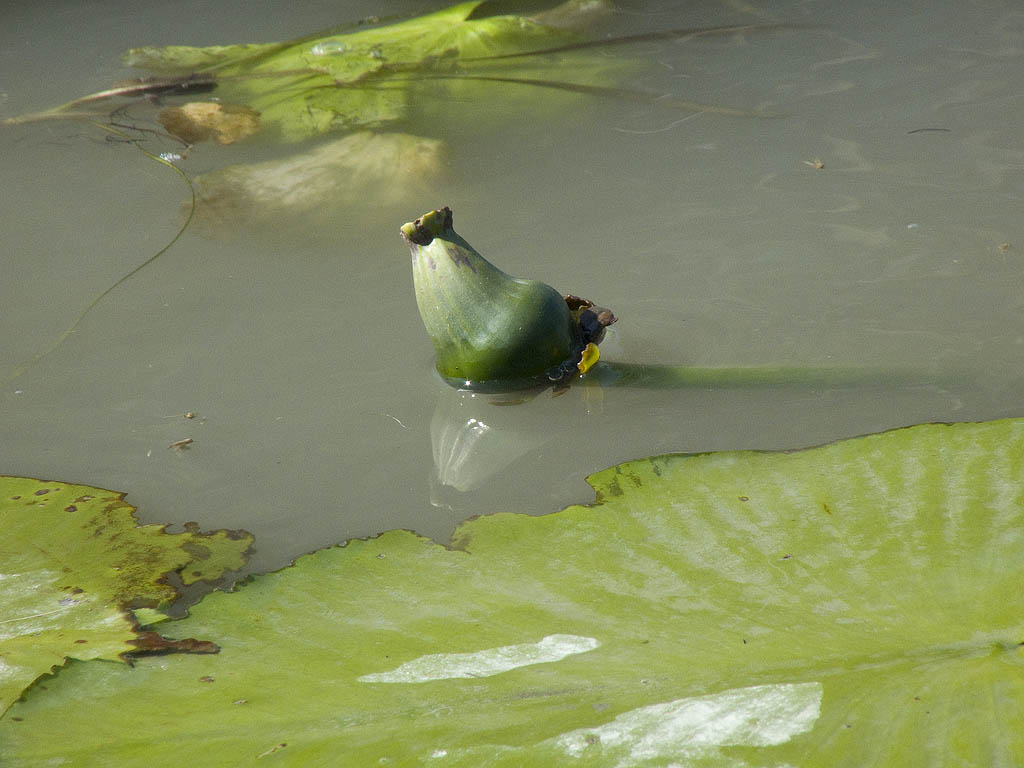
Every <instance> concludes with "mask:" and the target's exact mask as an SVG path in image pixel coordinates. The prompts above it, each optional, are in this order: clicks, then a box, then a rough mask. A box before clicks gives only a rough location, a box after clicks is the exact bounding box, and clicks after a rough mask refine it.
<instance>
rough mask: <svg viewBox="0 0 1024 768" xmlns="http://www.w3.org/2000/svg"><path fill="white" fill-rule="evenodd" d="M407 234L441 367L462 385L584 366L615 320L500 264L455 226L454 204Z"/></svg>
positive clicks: (535, 378)
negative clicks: (479, 250) (507, 271)
mask: <svg viewBox="0 0 1024 768" xmlns="http://www.w3.org/2000/svg"><path fill="white" fill-rule="evenodd" d="M402 237H403V238H404V239H405V241H406V242H407V243H408V245H409V248H410V250H411V251H412V270H413V280H414V283H415V287H416V303H417V305H418V306H419V310H420V316H421V317H422V318H423V324H424V325H425V326H426V328H427V333H428V334H429V336H430V339H431V341H432V342H433V343H434V350H435V351H436V353H437V370H438V371H439V372H440V374H441V375H442V376H443V377H444V378H445V379H446V380H448V381H449V383H451V384H454V385H456V386H463V387H469V388H473V389H490V390H502V389H504V390H507V389H515V388H520V387H528V386H533V385H536V384H538V383H541V382H545V381H557V380H560V379H563V378H565V377H566V376H567V375H569V374H570V373H578V370H577V365H578V364H579V363H580V362H581V358H582V357H583V350H584V348H585V347H587V346H588V344H590V343H592V342H593V343H596V342H597V341H599V340H600V336H601V335H603V332H604V327H605V326H606V325H610V324H611V323H612V322H614V321H615V317H614V315H612V313H611V312H609V311H608V310H601V309H599V308H594V307H593V305H592V304H591V303H590V302H587V301H585V300H582V299H577V298H576V297H569V298H570V299H571V300H572V301H571V302H569V303H567V298H566V297H563V296H562V295H561V294H559V293H558V292H557V291H556V290H555V289H554V288H552V287H551V286H549V285H546V284H545V283H541V282H538V281H536V280H523V279H520V278H516V277H511V276H509V275H507V274H505V273H504V272H502V271H501V270H500V269H498V268H497V267H495V266H494V265H493V264H491V263H490V262H489V261H487V260H486V259H485V258H484V257H483V256H481V255H480V254H479V253H477V252H476V250H475V249H474V248H473V246H471V245H470V244H469V243H467V242H466V241H465V240H463V239H462V237H460V236H459V235H458V234H457V233H456V232H455V230H453V229H452V212H451V210H450V209H449V208H442V209H441V210H437V211H431V212H430V213H427V214H424V215H423V216H422V217H421V218H419V219H416V221H413V222H410V223H408V224H405V225H404V226H403V227H402ZM581 317H582V318H583V319H582V321H581ZM595 318H597V319H596V320H595ZM595 322H596V325H595ZM589 359H590V360H593V359H596V347H595V348H594V349H592V350H591V354H590V355H589ZM580 370H583V368H581V369H580Z"/></svg>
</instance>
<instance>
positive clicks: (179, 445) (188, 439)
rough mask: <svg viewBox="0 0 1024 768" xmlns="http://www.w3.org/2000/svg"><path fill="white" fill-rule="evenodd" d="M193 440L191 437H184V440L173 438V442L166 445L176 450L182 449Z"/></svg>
mask: <svg viewBox="0 0 1024 768" xmlns="http://www.w3.org/2000/svg"><path fill="white" fill-rule="evenodd" d="M194 442H195V440H193V439H192V438H191V437H186V438H185V439H184V440H175V441H174V442H173V443H171V444H170V445H168V446H167V447H168V448H173V449H174V450H176V451H183V450H185V449H186V448H188V447H189V446H190V445H192V443H194Z"/></svg>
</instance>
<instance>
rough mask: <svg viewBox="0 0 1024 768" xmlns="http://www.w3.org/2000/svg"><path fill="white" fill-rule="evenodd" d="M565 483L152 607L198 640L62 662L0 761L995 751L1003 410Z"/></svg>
mask: <svg viewBox="0 0 1024 768" xmlns="http://www.w3.org/2000/svg"><path fill="white" fill-rule="evenodd" d="M589 482H590V483H591V485H592V486H593V487H594V489H595V491H596V492H597V500H596V502H594V503H592V504H589V505H586V506H573V507H569V508H567V509H564V510H562V511H561V512H556V513H553V514H550V515H547V516H541V517H534V516H530V515H517V514H497V515H491V516H484V517H479V518H476V519H473V520H470V521H469V522H467V523H465V524H464V525H463V526H462V527H461V528H459V530H458V531H457V533H456V536H455V539H454V542H453V543H452V545H451V546H448V547H444V546H440V545H438V544H437V543H435V542H433V541H431V540H430V539H426V538H424V537H421V536H417V535H415V534H413V533H411V532H409V531H392V532H389V533H385V534H382V535H381V536H379V537H377V538H374V539H368V540H359V541H351V542H349V543H348V544H347V545H346V546H344V547H335V548H331V549H326V550H322V551H320V552H316V553H314V554H312V555H307V556H304V557H301V558H299V559H298V560H296V562H295V564H294V565H293V566H291V567H288V568H285V569H283V570H281V571H279V572H277V573H272V574H268V575H265V576H259V577H256V578H255V579H253V580H251V581H250V582H248V583H246V584H245V585H244V586H243V587H240V588H239V589H237V590H236V591H234V592H230V593H228V592H216V593H213V594H211V595H208V596H207V597H206V598H205V599H204V600H203V601H202V602H201V603H199V604H198V605H196V606H194V607H193V608H192V610H191V613H190V615H189V617H188V618H186V619H183V620H180V621H169V622H165V623H164V624H163V625H162V627H167V626H168V625H173V626H175V627H177V628H178V634H188V635H195V636H202V637H208V638H210V639H212V640H215V641H216V642H218V643H220V644H221V646H222V651H221V653H219V654H216V655H204V656H197V655H172V656H168V657H164V658H160V659H148V658H144V659H140V660H139V662H138V664H137V665H136V666H135V667H134V668H132V669H126V668H123V667H121V668H114V669H106V668H105V667H109V666H112V665H99V664H75V665H73V666H71V667H69V668H68V669H65V670H62V671H61V672H60V673H59V675H58V676H57V678H56V679H55V680H54V681H52V683H51V684H48V686H47V690H45V691H44V690H39V689H34V690H32V691H31V692H30V693H29V695H28V696H26V698H25V700H24V701H23V702H19V703H18V704H17V705H15V707H13V708H12V709H11V710H10V711H9V713H8V716H7V717H6V718H4V719H3V720H0V744H2V745H3V751H4V757H5V758H8V759H9V760H11V761H12V765H18V766H37V765H38V766H44V765H55V764H61V765H95V764H96V755H102V756H103V759H104V761H105V762H104V763H103V764H105V765H116V766H118V768H132V767H134V766H138V768H154V766H178V765H197V766H199V765H202V766H206V765H211V766H212V765H216V766H249V765H263V764H264V763H266V764H268V765H270V764H273V765H275V766H295V768H307V767H308V766H335V765H346V766H348V765H352V766H360V767H361V766H375V765H395V766H399V765H400V766H419V765H424V766H433V765H437V766H445V768H452V767H455V766H457V767H459V768H479V766H489V767H490V768H498V767H507V768H521V766H531V768H546V767H548V766H550V767H551V768H566V767H567V766H569V767H571V766H587V767H588V768H590V767H592V766H594V767H598V768H600V767H607V768H613V767H614V768H627V767H632V766H636V767H637V768H640V767H642V768H650V767H651V766H669V765H685V766H695V767H696V766H703V767H705V768H711V766H715V767H716V768H717V767H718V766H742V767H743V768H758V767H761V768H767V767H768V766H784V765H792V766H830V768H863V767H864V766H918V765H927V766H932V765H942V766H947V765H957V766H978V768H991V766H1016V765H1024V729H1021V727H1020V724H1021V723H1022V722H1024V646H1022V645H1021V641H1022V640H1024V590H1022V589H1021V581H1022V563H1024V533H1022V532H1024V419H1007V420H1003V421H995V422H990V423H984V424H953V425H945V424H942V425H938V424H927V425H922V426H918V427H911V428H907V429H900V430H894V431H892V432H886V433H883V434H878V435H869V436H866V437H862V438H857V439H853V440H846V441H842V442H838V443H834V444H832V445H826V446H822V447H819V448H813V449H810V450H804V451H791V452H779V453H774V452H755V451H741V452H724V453H712V454H704V455H683V454H676V455H667V456H655V457H651V458H647V459H640V460H637V461H631V462H627V463H625V464H621V465H619V466H616V467H612V468H610V469H606V470H603V471H601V472H598V473H597V474H595V475H592V476H591V477H590V478H589ZM164 631H167V630H166V629H164ZM15 717H16V718H17V720H15V719H14V718H15ZM54 734H60V736H61V738H59V739H57V738H54Z"/></svg>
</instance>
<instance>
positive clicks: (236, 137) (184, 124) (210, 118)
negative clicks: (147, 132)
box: [156, 101, 260, 144]
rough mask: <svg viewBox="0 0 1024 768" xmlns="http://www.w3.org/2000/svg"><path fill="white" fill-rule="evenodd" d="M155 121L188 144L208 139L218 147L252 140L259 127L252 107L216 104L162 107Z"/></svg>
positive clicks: (199, 102)
mask: <svg viewBox="0 0 1024 768" xmlns="http://www.w3.org/2000/svg"><path fill="white" fill-rule="evenodd" d="M156 119H157V121H158V122H159V123H160V125H162V126H163V127H164V130H165V131H167V132H168V133H169V134H171V135H172V136H177V137H178V138H179V139H181V140H182V141H185V142H187V143H189V144H195V143H196V142H200V141H206V140H208V139H213V140H214V141H216V142H217V143H218V144H234V143H235V142H238V141H241V140H242V139H244V138H246V137H247V136H252V135H253V134H254V133H256V131H258V130H259V127H260V113H259V112H257V111H256V110H254V109H252V108H251V107H247V106H245V105H244V104H222V103H220V102H216V101H190V102H188V103H187V104H182V105H181V106H180V107H164V108H163V109H161V110H160V113H159V114H158V115H157V116H156Z"/></svg>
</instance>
